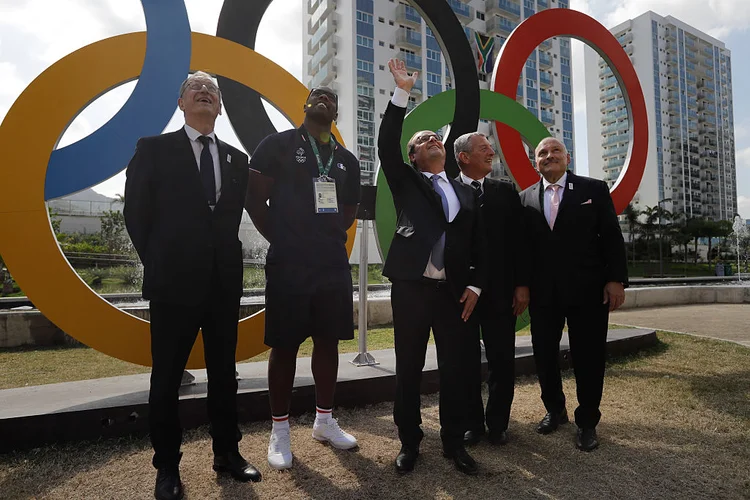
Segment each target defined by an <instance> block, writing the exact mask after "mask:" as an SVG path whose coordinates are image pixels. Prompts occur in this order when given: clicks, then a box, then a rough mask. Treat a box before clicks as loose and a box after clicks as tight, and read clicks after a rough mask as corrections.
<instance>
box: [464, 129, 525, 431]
mask: <svg viewBox="0 0 750 500" xmlns="http://www.w3.org/2000/svg"><path fill="white" fill-rule="evenodd" d="M453 150H454V153H455V157H456V162H457V163H458V166H459V168H460V169H461V173H460V175H459V176H458V178H457V179H456V180H457V181H459V182H461V183H463V184H466V185H467V186H471V187H472V188H473V189H474V190H475V192H476V194H477V199H478V201H479V205H480V206H481V210H482V218H483V219H484V228H485V230H486V231H487V246H488V249H489V255H490V259H489V272H488V277H489V280H488V283H487V286H486V287H485V288H483V289H482V297H481V298H480V299H479V303H478V304H477V312H476V314H475V315H474V316H475V318H474V321H472V322H471V325H472V335H473V341H472V342H473V344H472V352H471V367H472V370H473V376H474V380H473V383H472V384H471V387H470V389H469V422H468V430H467V431H466V434H465V435H464V443H465V444H475V443H477V442H479V440H480V439H481V436H482V435H483V434H484V432H485V427H484V425H485V420H486V422H487V428H488V429H489V440H490V443H492V444H505V443H507V442H508V432H507V430H508V422H509V420H510V407H511V404H512V403H513V391H514V383H515V354H516V328H515V327H516V316H518V315H519V314H521V313H522V312H523V311H524V310H525V309H526V307H527V306H528V304H529V287H528V261H527V255H528V252H527V249H526V248H525V247H524V242H525V235H524V234H523V232H524V227H523V223H522V219H523V208H522V207H521V200H520V199H519V198H518V193H516V190H515V187H514V186H513V185H512V184H510V183H507V182H501V181H498V180H494V179H489V178H487V177H486V176H487V175H488V174H489V173H490V172H492V160H493V158H494V157H495V150H494V149H493V148H492V145H491V144H490V141H488V140H487V138H486V137H485V136H484V135H482V134H481V133H479V132H472V133H469V134H464V135H462V136H461V137H459V138H458V139H456V142H455V143H454V144H453ZM477 316H478V317H477ZM480 327H481V333H482V339H483V341H484V349H485V354H486V356H487V369H488V373H487V389H488V392H489V398H488V399H487V412H486V415H485V411H484V405H483V404H482V365H481V357H482V352H481V349H480V344H479V331H480Z"/></svg>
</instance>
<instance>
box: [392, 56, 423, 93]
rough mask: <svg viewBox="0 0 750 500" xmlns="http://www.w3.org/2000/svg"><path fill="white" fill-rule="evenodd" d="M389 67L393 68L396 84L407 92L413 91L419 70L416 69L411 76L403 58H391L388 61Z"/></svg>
mask: <svg viewBox="0 0 750 500" xmlns="http://www.w3.org/2000/svg"><path fill="white" fill-rule="evenodd" d="M388 69H389V70H391V74H392V75H393V81H394V82H396V86H397V87H398V88H400V89H403V90H405V91H407V92H411V88H412V87H413V86H414V84H415V83H416V82H417V78H418V77H419V71H415V72H414V73H412V74H411V76H409V72H408V71H406V64H405V63H404V61H402V60H401V59H390V60H389V61H388Z"/></svg>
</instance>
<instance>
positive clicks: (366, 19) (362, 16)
mask: <svg viewBox="0 0 750 500" xmlns="http://www.w3.org/2000/svg"><path fill="white" fill-rule="evenodd" d="M357 21H362V22H363V23H367V24H372V14H368V13H367V12H362V11H361V10H358V11H357Z"/></svg>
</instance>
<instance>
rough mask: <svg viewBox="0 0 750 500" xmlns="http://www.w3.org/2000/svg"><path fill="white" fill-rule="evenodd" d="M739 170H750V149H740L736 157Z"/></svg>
mask: <svg viewBox="0 0 750 500" xmlns="http://www.w3.org/2000/svg"><path fill="white" fill-rule="evenodd" d="M735 159H736V162H737V169H741V168H743V169H747V170H750V147H746V148H742V149H738V150H737V153H736V155H735Z"/></svg>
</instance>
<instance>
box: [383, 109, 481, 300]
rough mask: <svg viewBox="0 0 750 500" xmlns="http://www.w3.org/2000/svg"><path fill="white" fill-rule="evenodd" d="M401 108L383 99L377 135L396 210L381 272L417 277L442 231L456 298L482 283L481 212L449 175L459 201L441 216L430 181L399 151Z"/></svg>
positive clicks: (401, 277)
mask: <svg viewBox="0 0 750 500" xmlns="http://www.w3.org/2000/svg"><path fill="white" fill-rule="evenodd" d="M405 114H406V108H401V107H398V106H394V105H393V104H392V103H388V108H387V109H386V112H385V115H384V116H383V120H382V121H381V124H380V132H379V135H378V155H379V156H380V164H381V168H382V169H383V171H384V173H385V177H386V179H387V180H388V185H389V186H390V188H391V192H392V194H393V201H394V204H395V205H396V213H397V216H398V222H397V228H396V233H395V234H394V236H393V242H392V243H391V248H390V250H389V252H388V257H387V258H386V261H385V266H384V267H383V275H384V276H387V277H388V278H390V279H391V280H418V279H421V277H422V275H423V274H424V271H425V268H426V267H427V261H428V259H429V258H430V253H431V252H432V247H433V246H434V245H435V242H436V241H437V240H438V238H440V235H441V234H443V232H445V233H446V240H445V273H446V276H447V279H448V282H449V283H450V287H451V291H452V292H453V294H454V295H455V296H456V300H458V299H459V298H460V297H461V295H462V294H463V292H464V289H465V288H466V287H467V286H469V285H471V286H475V287H478V288H482V289H483V288H484V287H485V285H486V270H487V243H486V239H485V234H484V228H483V226H482V220H481V214H480V211H479V207H478V206H477V203H476V200H475V197H474V192H473V189H472V188H470V187H468V186H464V185H462V184H460V183H458V182H456V181H455V180H454V179H448V180H449V182H450V183H451V185H452V186H453V189H454V190H455V192H456V196H457V197H458V201H459V203H460V205H461V207H460V209H459V211H458V214H457V215H456V217H455V218H454V219H453V221H452V222H450V223H448V222H447V221H446V220H445V215H444V213H443V208H442V204H441V201H440V196H439V195H438V194H437V193H436V192H435V189H434V188H433V187H432V183H431V182H430V181H429V180H428V179H427V178H426V177H425V176H424V175H423V174H422V173H421V172H419V171H417V170H416V169H415V168H414V167H412V166H411V165H408V164H406V163H404V161H403V158H402V156H401V146H400V141H401V131H402V125H403V121H404V116H405Z"/></svg>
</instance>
